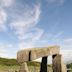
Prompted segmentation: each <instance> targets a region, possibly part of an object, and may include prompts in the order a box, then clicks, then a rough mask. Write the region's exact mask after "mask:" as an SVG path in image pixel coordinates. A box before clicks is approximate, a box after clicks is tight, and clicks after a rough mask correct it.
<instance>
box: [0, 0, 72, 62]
mask: <svg viewBox="0 0 72 72" xmlns="http://www.w3.org/2000/svg"><path fill="white" fill-rule="evenodd" d="M52 45H59V46H60V49H61V50H60V51H61V54H62V55H63V59H64V61H65V62H68V61H71V59H72V0H0V57H7V58H16V55H17V51H19V50H21V49H27V48H32V47H48V46H52Z"/></svg>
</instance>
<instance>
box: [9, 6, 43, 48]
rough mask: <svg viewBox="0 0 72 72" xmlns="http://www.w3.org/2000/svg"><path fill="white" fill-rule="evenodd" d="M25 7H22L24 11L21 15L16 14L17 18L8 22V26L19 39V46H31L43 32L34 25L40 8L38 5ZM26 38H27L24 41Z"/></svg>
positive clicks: (37, 20)
mask: <svg viewBox="0 0 72 72" xmlns="http://www.w3.org/2000/svg"><path fill="white" fill-rule="evenodd" d="M26 7H27V9H24V12H22V14H21V15H22V16H21V15H20V16H17V19H16V20H14V21H13V22H12V23H11V24H10V27H11V29H13V30H14V34H16V35H17V37H18V39H19V40H20V46H21V45H22V47H26V46H30V47H31V46H33V43H32V42H35V41H36V40H39V39H40V37H41V35H42V34H43V30H42V29H39V28H37V27H35V26H36V25H37V23H38V22H39V19H40V14H41V10H40V5H34V6H33V7H30V6H26ZM33 31H34V33H33ZM26 39H29V40H28V41H27V42H26V43H25V40H26ZM30 42H31V43H30ZM21 43H22V44H21Z"/></svg>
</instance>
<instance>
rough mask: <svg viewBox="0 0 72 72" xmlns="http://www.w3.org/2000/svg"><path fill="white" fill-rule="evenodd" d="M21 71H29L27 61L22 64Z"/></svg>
mask: <svg viewBox="0 0 72 72" xmlns="http://www.w3.org/2000/svg"><path fill="white" fill-rule="evenodd" d="M19 72H29V71H28V66H27V63H25V62H24V63H23V64H22V65H21V67H20V70H19Z"/></svg>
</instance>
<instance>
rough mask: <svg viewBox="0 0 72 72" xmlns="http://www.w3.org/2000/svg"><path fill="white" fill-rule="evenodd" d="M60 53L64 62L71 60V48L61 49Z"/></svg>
mask: <svg viewBox="0 0 72 72" xmlns="http://www.w3.org/2000/svg"><path fill="white" fill-rule="evenodd" d="M61 54H62V56H63V61H64V62H65V63H67V62H70V61H72V49H67V50H66V49H64V50H61Z"/></svg>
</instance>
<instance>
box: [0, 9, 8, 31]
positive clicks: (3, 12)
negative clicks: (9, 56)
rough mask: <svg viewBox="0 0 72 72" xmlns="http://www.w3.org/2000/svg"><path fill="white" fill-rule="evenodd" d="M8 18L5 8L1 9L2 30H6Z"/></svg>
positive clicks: (0, 23)
mask: <svg viewBox="0 0 72 72" xmlns="http://www.w3.org/2000/svg"><path fill="white" fill-rule="evenodd" d="M6 20H7V14H6V12H5V11H4V10H3V9H1V10H0V31H3V30H6V25H5V22H6Z"/></svg>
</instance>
